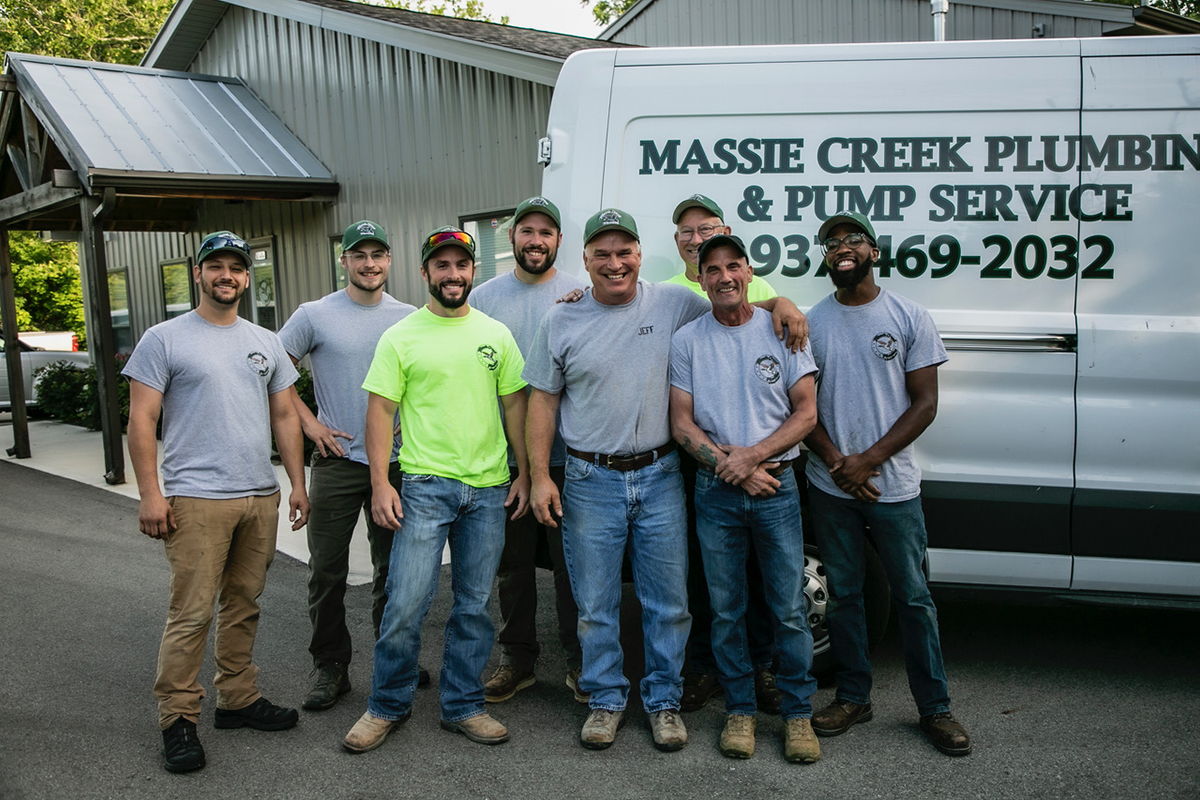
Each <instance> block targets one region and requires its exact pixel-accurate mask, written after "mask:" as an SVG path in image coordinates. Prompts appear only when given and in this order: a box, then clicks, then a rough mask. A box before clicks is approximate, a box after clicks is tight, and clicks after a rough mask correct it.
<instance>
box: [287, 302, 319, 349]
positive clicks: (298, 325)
mask: <svg viewBox="0 0 1200 800" xmlns="http://www.w3.org/2000/svg"><path fill="white" fill-rule="evenodd" d="M279 340H280V341H281V342H283V349H284V350H286V351H287V354H288V355H289V356H291V357H292V358H295V359H297V360H299V359H301V358H304V357H305V356H306V355H308V354H309V352H311V351H312V346H313V326H312V320H311V319H309V317H308V310H307V309H305V308H304V306H300V307H299V308H297V309H296V313H294V314H292V315H291V316H290V317H288V321H287V322H285V323H283V328H281V329H280V331H279Z"/></svg>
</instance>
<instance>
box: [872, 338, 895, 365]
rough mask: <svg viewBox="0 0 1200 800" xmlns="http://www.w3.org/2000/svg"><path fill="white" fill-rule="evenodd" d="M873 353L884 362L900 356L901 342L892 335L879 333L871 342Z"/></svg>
mask: <svg viewBox="0 0 1200 800" xmlns="http://www.w3.org/2000/svg"><path fill="white" fill-rule="evenodd" d="M871 352H872V353H874V354H875V355H876V356H878V357H879V358H882V359H883V360H884V361H891V360H892V359H894V358H895V357H896V356H898V355H900V340H899V339H897V338H896V337H895V336H894V335H893V334H890V333H877V334H875V338H873V339H872V340H871Z"/></svg>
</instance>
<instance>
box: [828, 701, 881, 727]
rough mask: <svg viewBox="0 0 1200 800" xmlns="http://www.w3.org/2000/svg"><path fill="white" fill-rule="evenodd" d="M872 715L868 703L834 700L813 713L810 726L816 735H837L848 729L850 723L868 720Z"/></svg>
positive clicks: (854, 723)
mask: <svg viewBox="0 0 1200 800" xmlns="http://www.w3.org/2000/svg"><path fill="white" fill-rule="evenodd" d="M873 716H875V712H873V711H872V710H871V704H870V703H867V704H866V705H865V706H860V705H858V704H857V703H851V702H850V701H848V700H834V701H833V702H832V703H830V704H829V705H827V706H825V708H823V709H822V710H820V711H818V712H817V713H816V714H813V718H812V728H813V730H814V731H815V732H816V733H817V735H818V736H837V735H838V734H840V733H845V732H846V731H847V730H849V729H850V726H851V725H856V724H858V723H859V722H870V721H871V717H873Z"/></svg>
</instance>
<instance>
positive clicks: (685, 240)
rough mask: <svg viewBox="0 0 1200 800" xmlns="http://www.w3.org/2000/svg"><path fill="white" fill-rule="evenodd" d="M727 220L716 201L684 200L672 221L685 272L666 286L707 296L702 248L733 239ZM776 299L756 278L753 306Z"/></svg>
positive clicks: (700, 197)
mask: <svg viewBox="0 0 1200 800" xmlns="http://www.w3.org/2000/svg"><path fill="white" fill-rule="evenodd" d="M724 217H725V212H724V211H722V210H721V207H720V206H719V205H717V203H716V201H715V200H713V199H712V198H711V197H705V196H704V195H702V194H694V195H692V196H691V197H687V198H684V199H683V200H681V201H680V202H679V205H677V206H675V213H673V214H672V215H671V221H672V222H674V223H675V247H676V249H678V250H679V257H680V258H682V259H683V272H681V273H679V274H678V275H676V276H675V277H673V278H671V279H670V280H668V281H665V282H666V283H677V284H679V285H680V286H686V287H688V288H689V289H691V290H692V291H693V292H695V293H696V294H698V295H703V294H704V289H703V288H701V286H700V272H699V267H697V264H698V263H699V258H700V245H702V244H704V243H705V242H707V241H708V240H709V239H711V238H712V237H714V236H717V235H719V234H724V235H729V233H730V228H729V226H728V225H726V224H725V221H724ZM775 296H776V295H775V290H774V289H772V288H771V284H769V283H767V282H766V281H765V280H763V279H762V278H755V279H754V282H753V283H751V284H750V298H749V300H750V302H751V303H756V302H758V301H760V300H770V299H771V298H772V297H775Z"/></svg>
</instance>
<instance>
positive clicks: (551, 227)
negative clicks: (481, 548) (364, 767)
mask: <svg viewBox="0 0 1200 800" xmlns="http://www.w3.org/2000/svg"><path fill="white" fill-rule="evenodd" d="M508 239H509V242H510V243H511V244H512V251H513V258H514V260H515V261H516V266H515V268H514V269H513V271H512V272H510V273H506V274H504V275H497V276H496V277H495V278H492V279H491V280H490V281H487V282H486V283H484V284H483V285H481V286H480V287H479V288H478V289H476V290H475V291H474V292H473V293H472V294H471V305H472V306H474V307H475V308H476V309H477V310H479V311H482V312H483V313H485V314H487V315H488V316H490V317H492V318H493V319H497V320H499V321H500V322H503V323H504V324H505V326H507V327H508V329H509V330H510V331H512V334H513V337H514V338H515V339H516V340H517V346H518V347H520V348H521V353H522V354H523V355H525V354H528V353H529V349H530V347H532V346H533V337H534V334H536V333H537V329H538V325H539V324H540V323H541V321H542V317H544V316H546V312H547V311H549V310H550V309H551V308H553V307H554V304H555V302H556V301H557V300H558V299H559V298H560V297H562V296H563V295H564V294H566V293H567V292H570V291H572V290H576V289H577V290H582V289H583V286H584V284H583V282H582V281H580V280H579V279H578V278H576V277H574V276H572V275H567V274H566V273H563V272H559V271H558V269H556V268H555V266H554V262H555V259H556V257H557V256H558V247H559V245H560V244H561V243H562V224H561V218H560V217H559V212H558V207H557V206H556V205H554V203H552V202H550V201H549V200H547V199H546V198H544V197H531V198H529V199H528V200H524V201H522V202H521V204H520V205H519V206H517V210H516V212H515V213H514V214H513V219H512V226H511V227H510V228H509V231H508ZM566 457H567V454H566V445H564V444H563V441H562V437H560V436H557V435H556V436H555V438H554V446H553V448H552V450H551V454H550V474H551V477H552V478H553V480H554V482H555V484H556V485H557V486H558V487H559V490H560V491H561V490H562V485H563V464H564V463H565V462H566ZM509 468H510V470H512V472H513V474H514V476H515V475H516V461H515V457H514V456H513V454H511V453H510V454H509ZM543 538H545V540H546V544H547V546H548V549H549V551H550V564H551V566H552V567H553V569H554V593H555V599H556V603H555V610H556V611H557V616H558V640H559V642H560V643H561V645H562V648H563V650H564V651H565V652H566V656H567V675H566V684H567V686H569V687H570V688H571V689H572V690H573V691H574V692H575V699H576V700H577V701H579V702H582V703H586V702H587V699H588V698H587V695H585V694H582V693H580V691H579V674H580V671H581V667H582V664H583V655H582V653H581V652H580V649H579V636H578V634H577V632H576V628H577V627H578V625H579V611H578V609H577V608H576V607H575V598H574V597H572V595H571V581H570V578H569V577H568V575H567V567H566V564H565V563H564V561H563V549H562V532H561V531H560V529H559V528H557V527H554V528H551V527H548V526H546V525H542V524H541V523H539V522H538V521H537V519H536V518H534V516H533V515H532V514H527V515H525V516H524V517H521V518H520V519H515V520H512V519H510V520H509V521H508V523H507V525H506V529H505V536H504V539H505V541H504V555H503V557H502V558H501V559H500V572H499V574H498V575H497V578H498V579H499V583H498V585H497V590H498V593H499V596H500V630H499V632H498V633H497V634H496V644H497V646H498V647H499V650H500V663H499V665H498V666H497V667H496V670H495V671H494V672H493V673H492V675H491V676H490V677H489V678H488V679H487V681H486V682H485V683H484V686H483V688H484V697H485V698H486V699H487V701H488V702H489V703H503V702H504V701H506V700H508V699H510V698H511V697H512V696H513V695H515V694H516V693H517V692H519V691H521V690H522V689H526V688H528V687H530V686H533V684H534V683H535V682H536V680H537V678H536V676H535V674H534V665H535V664H536V662H537V658H538V653H539V652H540V649H541V648H540V647H539V646H538V641H537V624H536V616H537V582H536V574H535V573H536V571H537V567H536V560H535V556H536V553H537V549H538V544H539V542H540V540H541V539H543Z"/></svg>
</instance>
